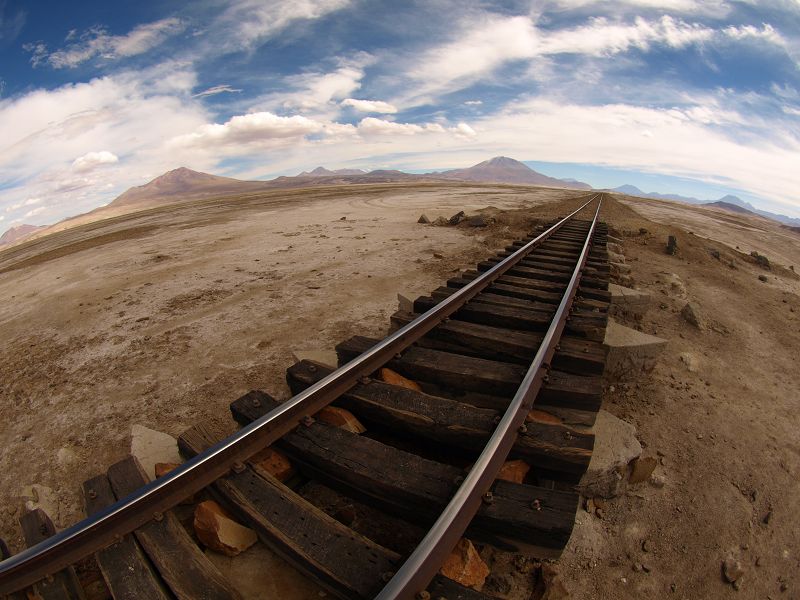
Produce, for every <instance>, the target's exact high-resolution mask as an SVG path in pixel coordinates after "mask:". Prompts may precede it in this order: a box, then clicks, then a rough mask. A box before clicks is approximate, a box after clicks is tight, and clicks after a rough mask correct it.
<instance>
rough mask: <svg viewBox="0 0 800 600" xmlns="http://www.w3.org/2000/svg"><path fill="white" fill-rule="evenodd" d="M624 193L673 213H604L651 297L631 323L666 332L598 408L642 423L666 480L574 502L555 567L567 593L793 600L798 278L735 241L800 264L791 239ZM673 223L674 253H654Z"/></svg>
mask: <svg viewBox="0 0 800 600" xmlns="http://www.w3.org/2000/svg"><path fill="white" fill-rule="evenodd" d="M625 204H626V205H627V206H628V207H630V208H631V209H633V210H635V211H637V212H638V213H640V214H643V215H648V216H652V217H653V218H654V219H657V220H659V221H663V222H665V223H672V225H671V226H667V225H662V224H657V223H654V222H652V221H648V220H647V219H646V218H644V217H642V216H639V214H637V213H635V212H633V211H632V210H626V209H624V208H622V207H621V206H619V205H617V206H616V207H613V209H612V210H609V211H608V212H609V214H608V215H607V218H608V219H609V221H610V222H611V224H612V225H613V226H614V227H615V228H616V229H617V230H619V231H620V232H621V233H623V235H624V239H625V240H626V243H625V251H626V254H627V256H628V263H629V264H630V265H631V266H632V268H633V277H634V279H635V282H636V286H637V287H639V288H641V289H644V290H649V291H650V292H651V293H652V295H653V304H652V307H651V309H650V310H649V312H648V313H647V314H646V315H645V317H644V318H643V319H642V321H641V322H639V323H636V322H629V323H627V324H628V325H631V326H636V327H638V328H640V329H641V330H643V331H645V332H646V333H650V334H654V335H657V336H661V337H663V338H666V339H668V340H669V343H668V344H667V347H666V350H665V352H664V354H663V356H662V359H661V361H660V363H659V364H658V366H657V367H656V369H655V371H654V372H653V373H652V374H651V375H649V376H646V377H643V378H642V379H641V380H639V381H638V382H636V383H633V384H630V385H615V386H614V390H613V391H611V390H610V389H609V390H608V391H607V394H606V398H605V401H604V407H605V408H606V409H607V410H609V411H611V412H612V413H614V414H616V415H617V416H619V417H621V418H623V419H625V420H627V421H629V422H631V423H633V424H635V425H636V426H637V427H638V432H639V437H640V440H641V441H642V444H643V446H645V455H649V456H654V457H657V458H658V459H659V461H660V464H659V466H658V467H657V470H656V474H657V475H658V476H660V477H663V478H664V480H665V481H666V484H665V486H664V487H663V488H656V487H654V486H652V485H649V484H641V485H639V486H637V487H634V488H632V489H630V490H629V492H628V493H627V495H625V496H624V497H621V498H618V499H616V500H612V501H610V502H609V503H608V504H607V506H606V508H605V515H604V518H603V520H600V519H598V518H597V517H596V516H593V515H592V516H590V515H589V514H588V513H586V512H584V511H579V523H578V526H577V527H576V532H575V534H574V535H573V538H572V540H571V541H570V545H569V546H568V548H567V550H566V552H565V554H564V556H563V557H562V560H561V570H562V575H563V577H564V578H565V580H566V581H567V583H568V587H569V589H570V590H571V591H572V593H573V596H574V597H578V598H619V599H623V598H661V597H669V598H672V597H674V598H687V599H690V598H692V599H693V598H727V597H732V596H736V597H740V598H798V597H800V576H799V575H798V574H799V573H800V517H799V516H798V513H797V498H798V496H799V495H800V438H798V434H797V431H798V426H799V425H800V417H798V412H797V408H798V404H797V393H798V389H800V371H798V368H797V352H798V349H800V327H799V326H798V325H799V320H798V317H800V296H799V295H798V294H800V282H799V281H798V278H797V276H795V275H794V273H791V272H790V271H787V270H785V269H781V268H779V267H778V266H775V268H774V269H773V271H766V270H764V269H762V268H761V267H759V266H757V265H755V264H753V263H752V262H751V261H750V259H749V256H747V255H746V254H744V255H743V254H740V253H738V252H737V251H736V246H739V247H740V248H741V250H742V251H744V252H746V253H747V254H749V252H750V250H752V249H757V250H758V251H759V252H761V253H763V254H765V255H766V256H768V257H769V258H770V259H772V261H773V263H775V262H778V263H781V262H783V263H784V266H785V265H786V263H789V264H797V263H798V262H800V260H798V258H800V237H798V236H797V234H792V235H794V236H795V237H791V236H789V235H785V234H784V233H783V232H785V231H786V230H782V228H780V226H779V225H774V224H771V223H769V222H765V220H764V219H760V218H751V217H741V216H736V215H729V214H722V215H718V214H715V211H711V210H702V209H695V208H693V207H688V206H687V207H684V206H680V205H676V206H674V207H673V206H668V207H665V206H664V204H665V203H657V206H655V207H654V205H653V203H651V202H650V201H644V200H635V199H633V198H629V199H626V201H625ZM609 208H612V207H609ZM709 213H710V214H709ZM640 227H643V228H645V229H647V230H648V233H646V234H644V235H640V234H639V228H640ZM688 231H692V232H693V234H692V235H690V234H689V233H688ZM669 234H673V235H676V236H677V237H678V246H679V253H678V255H677V256H669V255H667V254H666V253H665V245H666V239H667V236H668V235H669ZM702 236H709V237H714V238H716V239H723V240H727V241H728V243H729V244H730V245H729V246H727V245H725V244H722V243H720V242H717V241H713V240H708V239H704V237H702ZM711 249H716V250H718V251H719V252H720V260H717V259H716V258H714V257H713V256H712V255H711V254H710V253H709V250H711ZM731 261H733V265H734V267H735V268H731V266H730V263H731ZM784 261H785V262H784ZM790 261H791V262H790ZM759 275H766V276H767V277H768V280H767V282H762V281H760V280H759V279H758V276H759ZM675 276H677V277H675ZM673 282H675V283H676V285H673ZM687 301H693V302H695V303H696V304H697V306H698V307H699V310H700V311H701V313H702V315H703V316H704V318H705V319H706V321H707V327H706V328H705V329H704V330H703V331H699V330H698V329H696V328H695V327H693V326H692V325H689V324H688V323H687V322H686V321H685V320H684V319H683V318H682V317H681V315H680V310H681V309H682V308H683V306H684V305H685V304H686V302H687ZM681 355H685V356H686V358H688V359H689V362H690V363H691V362H694V363H695V364H694V365H693V366H692V370H690V369H689V366H688V365H687V363H686V362H684V361H682V360H681V358H680V357H681ZM729 556H731V557H733V558H734V559H736V560H739V561H740V563H741V564H742V566H743V567H744V569H745V575H744V578H743V579H742V581H741V587H740V590H739V591H738V592H737V591H735V590H734V588H733V587H732V586H731V585H730V584H728V583H726V582H725V581H724V580H723V577H722V574H721V565H722V561H723V560H725V559H726V558H727V557H729ZM637 565H639V566H637ZM642 565H643V566H645V567H647V570H649V572H646V571H645V570H643V569H642V568H641V566H642Z"/></svg>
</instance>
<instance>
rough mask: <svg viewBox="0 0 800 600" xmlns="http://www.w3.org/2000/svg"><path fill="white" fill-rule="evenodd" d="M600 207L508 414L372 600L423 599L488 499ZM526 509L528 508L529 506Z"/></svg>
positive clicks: (556, 333)
mask: <svg viewBox="0 0 800 600" xmlns="http://www.w3.org/2000/svg"><path fill="white" fill-rule="evenodd" d="M601 205H602V196H601V198H600V200H599V201H598V204H597V210H596V211H595V213H594V219H593V220H592V224H591V227H590V228H589V233H588V235H587V236H586V241H585V242H584V244H583V249H582V251H581V254H580V257H579V259H578V262H577V264H576V265H575V269H574V271H573V273H572V278H571V279H570V281H569V284H568V285H567V289H566V291H565V292H564V296H563V298H562V299H561V303H560V304H559V306H558V310H557V311H556V313H555V316H554V317H553V321H552V323H551V324H550V327H549V328H548V329H547V333H545V335H544V339H543V340H542V343H541V345H540V346H539V350H538V351H537V352H536V356H535V357H534V359H533V362H532V363H531V366H530V368H529V369H528V371H527V372H526V374H525V377H524V378H523V379H522V383H521V384H520V387H519V389H518V390H517V393H516V394H515V395H514V398H513V399H512V400H511V403H510V404H509V406H508V409H507V410H506V412H505V414H504V415H503V417H502V418H501V420H500V422H499V423H498V424H497V427H496V429H495V431H494V433H493V434H492V436H491V437H490V438H489V441H488V442H487V444H486V446H485V447H484V449H483V451H482V452H481V455H480V456H479V457H478V460H477V461H475V464H474V465H473V466H472V468H471V469H470V471H469V474H468V475H467V476H466V477H465V478H464V481H463V482H462V484H461V485H460V486H459V488H458V490H456V493H455V494H454V495H453V497H452V498H451V500H450V502H449V503H448V505H447V506H446V507H445V509H444V511H442V513H441V515H440V516H439V518H438V519H437V520H436V522H435V523H434V524H433V526H432V527H431V529H430V530H429V531H428V533H427V535H426V536H425V537H424V538H423V539H422V541H421V542H420V543H419V545H418V546H417V547H416V548H415V550H414V552H412V553H411V555H410V556H409V557H408V559H406V561H405V562H404V563H403V565H402V566H401V567H400V569H399V570H398V571H397V573H395V575H394V576H393V577H392V578H391V579H390V580H389V582H388V583H387V584H386V586H385V587H384V588H383V590H382V591H381V592H380V594H378V595H377V596H376V597H375V600H413V599H414V598H423V597H425V596H424V595H422V594H421V592H423V591H424V590H425V589H426V588H427V587H428V585H429V584H430V582H431V580H432V579H433V578H434V576H435V575H436V573H437V572H438V571H439V569H440V568H441V565H442V564H443V563H444V561H445V559H446V558H447V556H448V555H449V554H450V552H451V551H452V550H453V548H454V547H455V545H456V544H457V543H458V540H459V539H461V536H462V535H464V532H465V531H466V529H467V527H468V526H469V523H470V521H472V518H473V517H474V516H475V514H476V513H477V512H478V509H479V508H480V506H481V503H482V502H484V501H489V502H490V501H491V496H488V495H487V494H489V493H490V492H489V488H490V487H491V486H492V484H493V483H494V480H495V478H496V477H497V474H498V473H499V472H500V468H501V467H502V466H503V462H504V461H505V460H506V458H507V457H508V453H509V452H510V451H511V448H512V446H513V445H514V441H515V440H516V438H517V433H518V431H519V430H520V428H521V427H523V426H524V423H525V417H526V416H527V414H528V412H529V411H530V410H531V409H532V408H533V403H534V400H535V399H536V395H537V394H538V393H539V389H540V388H541V386H542V383H544V382H545V381H546V380H547V371H548V370H549V368H550V364H551V363H552V360H553V355H554V354H555V351H556V345H557V344H558V341H559V339H560V338H561V334H562V332H563V331H564V326H565V325H566V321H567V319H568V318H569V312H570V310H571V307H572V302H573V300H574V298H575V293H576V291H577V288H578V282H579V281H580V278H581V275H582V273H583V269H584V267H585V266H586V260H587V258H588V256H589V248H590V247H591V244H592V238H593V236H594V232H595V228H596V225H597V217H598V215H599V214H600V206H601ZM531 510H534V508H533V507H531Z"/></svg>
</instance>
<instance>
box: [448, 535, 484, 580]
mask: <svg viewBox="0 0 800 600" xmlns="http://www.w3.org/2000/svg"><path fill="white" fill-rule="evenodd" d="M440 573H441V574H442V575H444V576H445V577H448V578H449V579H452V580H453V581H457V582H458V583H460V584H461V585H463V586H465V587H471V588H474V589H479V588H480V587H481V586H482V585H483V583H484V581H486V577H487V576H488V575H489V567H488V566H486V563H485V562H483V559H481V557H480V555H479V554H478V551H477V550H476V549H475V546H473V545H472V542H470V541H469V540H468V539H466V538H461V540H459V542H458V544H456V547H455V548H453V551H452V552H451V553H450V556H448V557H447V559H446V560H445V561H444V564H443V565H442V568H441V570H440Z"/></svg>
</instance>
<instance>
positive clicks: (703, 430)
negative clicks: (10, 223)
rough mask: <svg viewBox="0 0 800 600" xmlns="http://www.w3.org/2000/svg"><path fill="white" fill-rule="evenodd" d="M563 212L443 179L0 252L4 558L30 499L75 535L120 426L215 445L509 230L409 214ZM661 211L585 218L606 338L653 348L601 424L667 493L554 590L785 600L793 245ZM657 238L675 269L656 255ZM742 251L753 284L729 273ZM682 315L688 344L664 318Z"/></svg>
mask: <svg viewBox="0 0 800 600" xmlns="http://www.w3.org/2000/svg"><path fill="white" fill-rule="evenodd" d="M574 196H575V192H568V191H554V190H543V189H535V188H530V189H526V188H522V187H515V186H489V185H465V184H452V185H447V184H430V185H398V184H392V185H382V186H361V187H355V186H354V187H347V188H336V189H314V190H311V191H295V190H293V191H285V190H284V191H280V192H269V193H265V194H261V195H256V196H248V197H242V198H236V199H226V200H206V201H200V202H193V203H187V204H184V205H179V206H173V207H166V208H162V209H156V210H148V211H144V212H142V213H137V214H136V215H130V216H127V217H120V218H115V219H111V220H109V221H104V222H102V223H99V224H94V225H90V226H82V227H80V228H76V229H75V230H70V231H66V232H61V233H59V234H55V235H52V236H49V237H47V238H44V239H42V240H36V241H35V242H32V243H28V244H22V245H21V246H19V247H16V248H12V249H11V250H9V251H6V252H3V253H0V297H2V298H4V299H5V300H6V302H4V303H3V304H2V305H0V340H1V341H0V406H1V407H2V414H3V417H4V419H3V426H2V430H0V443H2V446H3V448H4V449H5V452H3V453H2V455H0V473H2V479H0V481H2V485H0V506H2V507H3V508H2V509H0V536H2V537H3V538H5V539H6V540H7V541H8V542H9V545H10V546H12V548H13V549H19V548H21V546H22V544H21V540H20V537H19V529H18V525H17V518H18V516H19V511H20V508H21V504H22V500H21V495H22V494H23V490H24V487H25V486H26V485H29V484H33V483H38V484H42V485H45V486H48V487H49V488H52V489H53V490H54V494H55V496H56V497H57V504H58V507H59V510H58V514H57V515H52V516H54V517H55V519H56V522H57V524H58V525H59V526H66V525H68V524H71V523H73V522H74V521H76V520H78V519H79V518H80V517H81V516H82V509H81V502H80V499H79V495H78V491H79V484H80V482H81V481H83V480H84V479H86V478H88V477H91V476H92V475H95V474H97V473H99V472H101V471H103V470H105V468H106V467H107V466H108V465H109V464H111V463H112V462H114V461H116V460H119V459H120V458H122V457H123V456H124V455H125V454H126V453H127V451H128V443H129V442H128V438H129V434H130V427H131V425H132V424H134V423H135V424H140V425H144V426H147V427H151V428H153V429H157V430H161V431H165V432H167V433H170V434H172V435H178V434H180V433H181V432H182V431H183V430H184V429H185V428H186V427H188V426H189V425H191V424H193V423H196V422H199V421H202V420H215V421H217V422H218V423H220V424H221V425H223V426H228V427H230V421H229V418H228V404H229V402H230V401H231V400H233V399H235V398H236V397H238V396H239V395H240V394H242V393H244V392H246V391H247V390H249V389H253V388H260V389H265V390H267V391H269V392H271V393H273V394H275V395H276V396H278V397H287V396H288V390H287V388H286V386H285V384H284V380H283V377H284V372H285V369H286V367H287V366H288V365H290V364H291V363H292V362H293V359H292V355H291V353H292V351H294V350H309V349H330V348H332V347H333V346H334V345H335V344H336V343H337V342H338V341H341V340H342V339H344V338H346V337H348V336H350V335H353V334H365V335H378V334H380V333H382V332H384V331H385V329H386V326H387V323H388V318H389V315H390V314H391V313H392V312H393V311H394V310H395V308H396V294H397V292H399V291H401V292H404V293H405V294H406V295H409V296H414V295H418V294H422V293H425V292H427V291H430V290H431V289H433V288H435V287H437V286H438V285H441V283H442V282H443V281H444V280H445V279H446V278H447V277H449V276H450V275H451V274H452V273H453V272H454V271H456V270H458V269H459V268H464V267H467V266H469V265H470V264H474V262H475V261H476V260H479V259H483V258H485V257H486V256H487V255H488V254H489V253H490V252H491V251H492V250H494V249H496V248H499V247H502V246H503V245H505V241H506V240H508V239H511V238H514V237H516V236H517V235H519V233H520V232H521V231H523V230H524V225H525V223H524V219H522V220H520V219H519V218H517V219H516V220H514V219H512V218H511V217H505V221H503V220H502V219H501V222H500V223H499V224H498V225H496V226H494V227H492V228H490V229H488V230H478V229H470V228H448V227H432V226H425V225H419V224H417V223H416V220H417V218H418V217H419V215H420V213H423V212H424V213H425V214H427V216H428V217H430V218H431V219H434V218H436V217H437V216H440V215H441V216H450V215H451V214H453V213H455V212H457V211H459V210H465V211H467V212H475V211H477V210H479V209H483V208H485V207H488V206H492V207H496V208H497V209H501V210H513V209H519V208H522V207H530V208H531V210H530V214H531V215H534V214H535V215H537V216H540V217H543V216H555V215H556V214H559V213H561V214H563V213H564V212H565V210H564V206H562V205H561V203H560V202H558V201H559V200H561V199H565V198H568V197H574ZM660 204H664V203H657V202H656V201H652V202H651V201H644V200H636V199H633V198H625V199H624V205H623V204H619V203H610V204H609V205H607V207H606V209H605V210H604V217H605V218H606V220H607V221H608V222H609V223H610V225H611V226H612V227H614V228H615V229H616V230H618V231H619V232H620V233H621V234H622V235H623V237H624V239H625V253H626V255H627V257H628V262H629V264H630V265H631V266H632V270H633V278H634V280H635V283H636V287H640V288H642V289H645V290H649V291H650V292H651V293H652V294H653V303H652V306H651V309H650V310H649V312H648V313H647V314H646V315H645V317H644V318H643V319H642V320H641V321H639V322H630V323H627V324H629V325H635V326H636V327H639V328H641V329H642V330H643V331H645V332H647V333H652V334H654V335H658V336H661V337H664V338H666V339H668V340H669V343H668V345H667V348H666V350H665V351H664V354H663V357H662V359H661V361H660V363H659V365H658V366H657V367H656V369H655V371H654V372H653V373H652V374H650V375H647V376H644V377H642V378H641V379H640V380H639V381H638V382H636V383H635V384H632V385H630V386H627V385H616V386H615V387H614V391H613V392H611V391H610V390H609V391H608V392H607V397H606V400H605V408H606V409H607V410H609V411H611V412H613V413H614V414H616V415H617V416H619V417H621V418H623V419H625V420H627V421H629V422H631V423H633V424H635V425H636V426H637V428H638V431H639V436H640V439H641V441H642V443H643V445H644V446H645V453H646V454H649V455H653V456H657V457H658V458H659V460H660V463H661V464H660V465H659V466H658V467H657V471H656V472H657V474H658V475H660V476H663V478H664V480H665V482H666V483H665V485H664V487H662V488H656V487H653V486H650V485H649V484H642V485H640V486H638V487H635V488H632V489H631V490H629V492H628V493H627V494H626V495H625V496H623V497H621V498H618V499H615V500H612V501H610V502H609V503H608V505H607V507H606V510H605V514H604V518H603V519H599V518H597V517H596V516H594V515H589V513H586V512H583V511H580V512H579V520H578V525H577V527H576V533H575V535H574V536H573V539H572V541H571V542H570V545H569V546H568V548H567V550H566V551H565V553H564V555H563V557H562V559H561V561H560V564H559V569H560V572H561V578H562V579H563V580H564V583H565V584H566V586H567V588H568V589H569V590H570V591H571V592H572V597H575V598H639V597H642V598H644V597H662V596H664V597H675V598H724V597H728V596H730V595H733V594H736V595H738V597H742V598H766V597H773V598H784V597H785V598H794V597H800V595H798V594H800V580H798V575H797V573H798V572H799V571H800V568H799V567H800V539H798V537H799V536H800V533H799V532H800V517H799V516H798V514H797V511H796V508H795V507H796V505H797V501H796V498H797V497H798V495H799V494H798V492H800V489H799V488H800V484H799V483H798V481H800V477H799V475H800V439H799V438H798V434H797V430H798V425H799V424H800V417H798V416H797V410H796V409H797V391H798V389H800V385H798V384H799V383H800V375H799V374H798V369H797V361H796V359H795V354H794V353H795V352H797V350H798V349H800V328H798V320H797V318H798V314H799V313H800V281H798V279H797V277H796V276H795V275H794V274H793V273H792V272H791V271H789V270H788V269H786V268H781V267H780V266H779V264H782V265H783V266H784V267H788V266H789V265H795V266H797V265H800V235H798V234H796V233H792V232H788V230H782V229H781V228H780V226H778V225H771V224H769V223H768V222H765V220H763V219H751V218H748V217H740V216H738V215H732V216H729V215H727V214H722V215H721V216H716V215H719V214H720V213H718V212H715V211H712V210H711V209H696V208H694V207H683V206H682V205H680V206H679V205H676V206H678V208H675V207H672V206H671V205H668V206H667V208H664V207H662V206H660ZM570 205H575V202H574V201H573V202H571V204H570ZM634 211H637V212H634ZM676 211H677V213H676ZM515 214H516V215H517V217H518V215H519V213H515ZM676 214H677V215H678V216H679V217H680V218H677V217H676ZM650 219H652V220H650ZM640 228H645V229H647V233H644V234H640V233H639V230H640ZM689 231H692V232H693V233H692V234H689V233H688V232H689ZM787 232H788V233H787ZM669 234H673V235H676V236H677V238H678V244H679V253H678V255H677V256H668V255H667V254H666V253H665V252H664V246H665V243H666V238H667V235H669ZM709 237H710V238H714V239H716V240H725V241H727V243H728V244H729V245H725V244H724V243H722V242H718V241H711V240H708V239H706V238H709ZM737 245H738V246H740V249H741V251H742V253H739V252H737V251H736V246H737ZM709 249H717V250H718V251H719V254H720V259H716V258H714V257H713V256H712V255H711V254H710V253H709ZM754 249H755V250H758V251H759V252H760V253H762V254H764V255H766V256H767V257H769V258H770V259H772V261H773V263H776V264H774V265H773V269H772V270H770V271H767V270H765V269H763V268H762V267H760V266H758V265H756V264H755V261H754V260H753V259H751V258H749V257H748V256H747V255H748V254H749V252H750V251H751V250H754ZM435 254H436V255H441V256H443V258H437V257H436V256H434V255H435ZM731 261H733V268H732V267H731V266H730V264H731ZM778 263H779V264H778ZM673 274H674V276H673ZM759 275H765V276H766V277H767V281H766V282H762V281H760V280H759V279H758V276H759ZM676 281H677V282H680V283H679V284H678V285H672V284H673V283H675V282H676ZM688 300H692V301H694V302H696V303H697V305H698V307H699V310H700V311H701V313H702V314H703V315H704V316H705V318H706V320H707V322H708V327H706V329H704V330H703V331H699V330H697V329H695V328H693V327H692V326H691V325H689V324H688V323H686V322H685V321H684V320H683V319H682V317H681V316H680V309H681V308H682V307H683V305H684V304H685V303H686V302H687V301H688ZM686 353H688V354H690V355H691V360H690V361H689V362H691V363H692V369H693V370H692V371H690V370H689V369H688V368H687V364H686V363H685V362H683V361H681V359H680V356H681V354H686ZM645 541H646V542H647V543H646V544H645V543H644V542H645ZM643 547H644V548H646V549H647V551H646V552H645V551H644V550H643ZM728 556H734V557H735V558H737V559H738V560H740V561H741V563H742V565H743V566H744V568H745V570H746V573H745V576H744V579H743V581H742V585H741V589H740V590H739V591H735V590H734V589H733V587H732V586H730V585H729V584H726V583H725V582H724V581H723V579H722V577H721V572H720V565H721V563H722V561H723V560H724V559H725V558H726V557H728ZM757 564H758V566H757ZM637 565H639V566H640V565H644V566H645V567H647V571H645V570H644V569H642V568H641V567H639V566H637ZM295 581H296V580H295V579H292V578H291V577H289V579H287V581H286V585H292V584H293V582H295ZM782 587H785V588H786V590H785V591H783V592H782V591H781V588H782ZM303 589H304V590H305V591H304V592H303V593H302V594H304V593H307V595H308V596H307V597H314V596H315V592H314V591H313V590H311V589H309V588H308V587H307V586H306V587H305V588H303ZM277 591H280V588H279V589H278V590H277ZM277 591H276V593H277ZM302 594H301V595H300V596H298V597H306V596H303V595H302Z"/></svg>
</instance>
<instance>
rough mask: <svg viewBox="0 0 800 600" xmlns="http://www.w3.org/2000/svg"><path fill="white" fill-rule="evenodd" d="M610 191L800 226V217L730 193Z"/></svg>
mask: <svg viewBox="0 0 800 600" xmlns="http://www.w3.org/2000/svg"><path fill="white" fill-rule="evenodd" d="M610 191H612V192H619V193H621V194H627V195H628V196H639V197H641V198H655V199H656V200H677V201H679V202H686V203H688V204H699V205H702V206H712V207H715V208H722V209H724V210H729V211H732V212H738V213H751V214H754V215H759V216H761V217H766V218H767V219H772V220H773V221H778V222H779V223H783V224H784V225H791V226H794V227H798V226H800V219H796V218H794V217H787V216H786V215H781V214H778V213H773V212H769V211H767V210H761V209H759V208H756V207H755V206H753V205H752V204H750V203H749V202H746V201H745V200H742V199H741V198H739V197H738V196H733V195H731V194H728V195H727V196H723V197H722V198H720V199H719V200H698V199H697V198H692V197H689V196H679V195H677V194H656V193H655V192H643V191H642V190H640V189H639V188H637V187H636V186H634V185H621V186H619V187H617V188H614V189H612V190H610Z"/></svg>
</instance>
